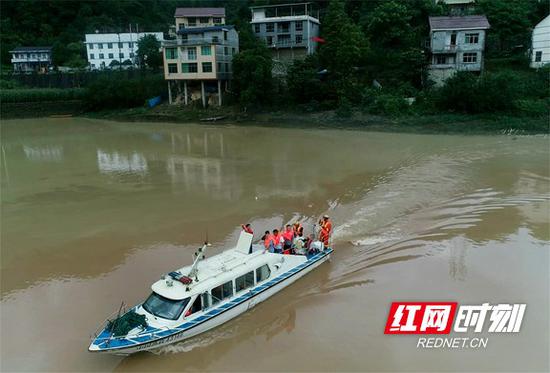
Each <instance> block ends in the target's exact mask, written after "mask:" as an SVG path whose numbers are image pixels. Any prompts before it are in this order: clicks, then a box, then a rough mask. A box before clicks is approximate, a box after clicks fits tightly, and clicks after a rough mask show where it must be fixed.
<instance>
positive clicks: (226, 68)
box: [224, 62, 231, 73]
mask: <svg viewBox="0 0 550 373" xmlns="http://www.w3.org/2000/svg"><path fill="white" fill-rule="evenodd" d="M224 65H225V72H226V73H229V72H231V70H229V64H228V63H227V62H226V63H225V64H224Z"/></svg>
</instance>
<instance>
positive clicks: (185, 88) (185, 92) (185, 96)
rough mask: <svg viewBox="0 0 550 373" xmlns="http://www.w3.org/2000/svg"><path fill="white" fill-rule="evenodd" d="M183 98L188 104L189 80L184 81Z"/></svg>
mask: <svg viewBox="0 0 550 373" xmlns="http://www.w3.org/2000/svg"><path fill="white" fill-rule="evenodd" d="M183 100H184V102H185V105H187V103H188V102H187V80H184V81H183Z"/></svg>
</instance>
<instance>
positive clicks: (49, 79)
mask: <svg viewBox="0 0 550 373" xmlns="http://www.w3.org/2000/svg"><path fill="white" fill-rule="evenodd" d="M159 74H162V70H141V69H128V70H103V71H78V72H52V73H48V74H37V73H33V74H13V73H11V74H2V80H11V81H14V82H16V83H17V84H18V85H21V86H25V87H29V88H81V87H85V86H86V85H88V84H89V83H91V82H93V81H95V80H98V79H101V78H109V79H121V80H128V79H139V78H145V77H150V76H154V75H159Z"/></svg>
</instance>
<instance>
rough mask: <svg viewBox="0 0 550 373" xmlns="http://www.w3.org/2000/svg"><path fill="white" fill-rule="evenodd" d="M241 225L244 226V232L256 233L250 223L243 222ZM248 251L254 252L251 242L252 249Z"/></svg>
mask: <svg viewBox="0 0 550 373" xmlns="http://www.w3.org/2000/svg"><path fill="white" fill-rule="evenodd" d="M241 227H242V228H243V231H244V232H246V233H250V234H251V235H254V231H253V230H252V227H251V226H250V223H247V224H241ZM248 253H249V254H252V244H250V249H249V250H248Z"/></svg>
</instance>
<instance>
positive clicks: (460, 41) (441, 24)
mask: <svg viewBox="0 0 550 373" xmlns="http://www.w3.org/2000/svg"><path fill="white" fill-rule="evenodd" d="M429 23H430V38H429V41H428V47H429V51H430V62H429V65H428V78H429V79H430V80H432V81H433V82H434V83H435V84H436V85H442V84H443V82H444V81H445V80H446V79H448V78H450V77H451V76H453V75H454V74H455V73H456V72H457V71H473V72H481V71H482V70H483V56H484V51H485V35H486V31H487V30H488V29H489V27H490V25H489V21H487V18H486V17H485V16H460V17H429Z"/></svg>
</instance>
